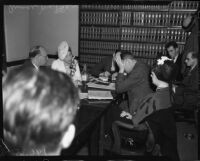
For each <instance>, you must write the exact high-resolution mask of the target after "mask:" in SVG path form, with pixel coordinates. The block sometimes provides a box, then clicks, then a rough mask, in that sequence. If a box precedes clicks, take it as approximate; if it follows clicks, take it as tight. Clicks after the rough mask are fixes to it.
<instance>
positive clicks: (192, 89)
mask: <svg viewBox="0 0 200 161" xmlns="http://www.w3.org/2000/svg"><path fill="white" fill-rule="evenodd" d="M185 63H186V65H187V67H189V68H188V71H187V72H186V74H185V75H184V78H183V80H182V82H181V84H180V85H179V86H174V87H173V90H174V92H175V95H174V100H175V103H176V104H182V103H183V102H185V103H186V104H187V103H193V104H195V103H196V101H197V99H198V98H197V94H196V93H197V91H198V83H199V77H198V53H197V52H193V51H190V52H188V54H187V55H186V59H185ZM185 92H187V93H191V94H190V95H188V97H186V98H184V97H183V96H184V93H185Z"/></svg>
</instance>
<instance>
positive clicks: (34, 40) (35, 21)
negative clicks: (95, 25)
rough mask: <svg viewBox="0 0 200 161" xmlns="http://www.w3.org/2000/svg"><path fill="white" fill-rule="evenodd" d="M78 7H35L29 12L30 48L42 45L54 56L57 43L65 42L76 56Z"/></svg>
mask: <svg viewBox="0 0 200 161" xmlns="http://www.w3.org/2000/svg"><path fill="white" fill-rule="evenodd" d="M78 22H79V19H78V6H77V5H76V6H74V5H73V6H72V5H65V6H37V7H35V8H34V9H31V10H30V46H34V45H43V46H44V47H45V48H46V49H47V52H48V54H56V51H57V47H58V45H59V43H60V42H61V41H63V40H67V41H68V43H69V45H70V46H71V48H72V52H73V54H74V55H76V56H77V55H78V26H79V24H78Z"/></svg>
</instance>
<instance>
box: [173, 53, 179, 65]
mask: <svg viewBox="0 0 200 161" xmlns="http://www.w3.org/2000/svg"><path fill="white" fill-rule="evenodd" d="M177 58H178V55H176V57H175V58H174V60H173V61H174V63H175V62H176V60H177Z"/></svg>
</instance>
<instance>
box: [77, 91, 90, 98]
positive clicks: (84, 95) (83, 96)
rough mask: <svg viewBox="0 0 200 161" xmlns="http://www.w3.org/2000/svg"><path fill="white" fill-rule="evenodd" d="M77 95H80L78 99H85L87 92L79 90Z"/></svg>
mask: <svg viewBox="0 0 200 161" xmlns="http://www.w3.org/2000/svg"><path fill="white" fill-rule="evenodd" d="M79 97H80V99H86V98H88V93H82V92H79Z"/></svg>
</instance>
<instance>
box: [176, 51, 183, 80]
mask: <svg viewBox="0 0 200 161" xmlns="http://www.w3.org/2000/svg"><path fill="white" fill-rule="evenodd" d="M175 64H176V74H175V80H176V81H182V80H183V75H182V73H181V69H182V54H179V55H178V58H177V59H176V62H175Z"/></svg>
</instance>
